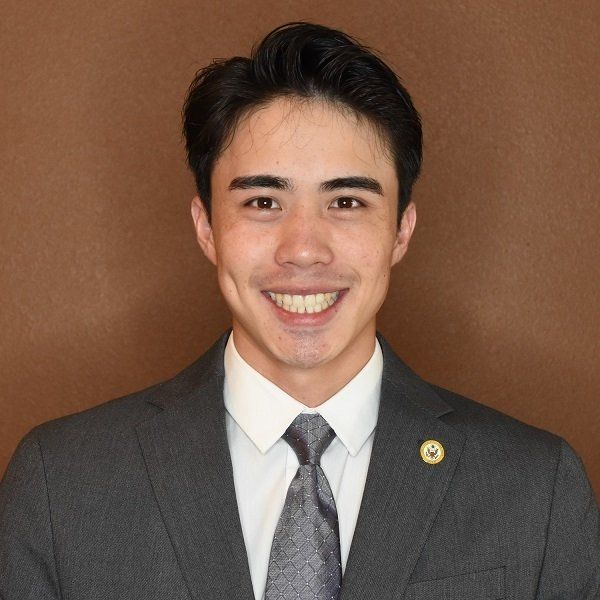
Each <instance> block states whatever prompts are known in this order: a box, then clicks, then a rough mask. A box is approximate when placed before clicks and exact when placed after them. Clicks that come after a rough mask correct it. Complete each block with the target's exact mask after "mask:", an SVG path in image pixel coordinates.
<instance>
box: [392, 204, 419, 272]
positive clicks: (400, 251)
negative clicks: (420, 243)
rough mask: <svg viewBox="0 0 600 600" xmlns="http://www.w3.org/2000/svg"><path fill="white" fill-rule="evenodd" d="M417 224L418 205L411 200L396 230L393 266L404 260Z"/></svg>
mask: <svg viewBox="0 0 600 600" xmlns="http://www.w3.org/2000/svg"><path fill="white" fill-rule="evenodd" d="M416 224H417V207H416V206H415V203H414V202H410V203H409V204H408V206H407V207H406V208H405V209H404V214H403V215H402V219H401V221H400V226H399V227H398V231H397V232H396V242H395V243H394V248H393V250H392V266H394V265H395V264H396V263H398V262H400V260H402V257H403V256H404V255H405V254H406V251H407V250H408V242H410V238H411V236H412V234H413V231H414V230H415V225H416Z"/></svg>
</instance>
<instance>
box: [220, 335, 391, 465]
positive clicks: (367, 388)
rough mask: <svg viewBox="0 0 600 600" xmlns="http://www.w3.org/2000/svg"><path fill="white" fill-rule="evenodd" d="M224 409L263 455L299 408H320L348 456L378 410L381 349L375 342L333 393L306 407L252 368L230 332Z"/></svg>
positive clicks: (360, 443) (370, 428)
mask: <svg viewBox="0 0 600 600" xmlns="http://www.w3.org/2000/svg"><path fill="white" fill-rule="evenodd" d="M224 366H225V386H224V390H223V395H224V400H225V408H226V410H227V412H228V413H229V414H230V415H231V417H232V418H233V419H234V420H235V422H236V423H237V424H238V425H239V426H240V428H241V429H242V430H243V431H244V433H245V434H246V435H247V436H248V437H249V438H250V440H252V442H253V443H254V445H255V446H256V447H257V448H258V449H259V450H260V451H261V452H262V453H263V454H264V453H266V452H267V451H268V450H269V449H270V448H271V447H272V446H273V445H274V444H275V442H277V440H278V439H279V438H280V437H281V436H282V435H283V434H284V433H285V430H286V429H287V428H288V427H289V425H290V423H291V422H292V421H293V420H294V419H295V418H296V417H297V416H298V415H299V414H300V413H302V412H317V413H319V414H320V415H321V416H322V417H323V418H324V419H325V420H326V421H327V422H328V423H329V425H331V427H332V428H333V430H334V431H335V433H336V435H337V437H338V438H339V439H340V440H341V442H342V443H343V444H344V446H345V447H346V449H347V450H348V452H349V453H350V455H351V456H355V455H356V454H357V453H358V451H359V450H360V449H361V447H362V446H363V444H364V443H365V442H366V441H367V439H368V438H369V436H370V435H371V433H373V430H374V429H375V425H376V424H377V414H378V412H379V396H380V390H381V374H382V372H383V353H382V351H381V348H380V346H379V342H378V341H377V340H376V341H375V350H374V351H373V355H372V356H371V358H370V359H369V362H367V364H366V365H365V366H364V367H363V368H362V369H361V370H360V371H359V372H358V373H357V374H356V375H355V376H354V377H353V378H352V379H351V380H350V381H349V382H348V383H347V384H346V385H345V386H344V387H343V388H342V389H341V390H339V391H338V392H337V393H336V394H334V395H333V396H332V397H331V398H329V399H328V400H327V401H326V402H324V403H323V404H321V405H320V406H318V407H317V408H316V409H309V408H307V407H306V406H305V405H304V404H302V403H301V402H298V401H297V400H295V399H294V398H292V397H291V396H290V395H289V394H287V393H286V392H284V391H283V390H282V389H281V388H279V387H277V386H276V385H275V384H274V383H273V382H271V381H269V380H268V379H266V378H265V377H263V376H262V375H261V374H260V373H258V372H257V371H256V370H255V369H253V368H252V367H251V366H250V365H249V364H248V363H247V362H246V361H245V360H244V359H243V358H242V357H241V356H240V355H239V353H238V351H237V349H236V347H235V343H234V340H233V335H230V336H229V340H228V341H227V346H226V348H225V356H224Z"/></svg>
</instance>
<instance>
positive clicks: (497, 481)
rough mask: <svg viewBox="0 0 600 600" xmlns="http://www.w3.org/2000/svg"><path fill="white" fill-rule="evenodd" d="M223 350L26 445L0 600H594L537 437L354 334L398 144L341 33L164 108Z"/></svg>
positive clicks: (567, 496)
mask: <svg viewBox="0 0 600 600" xmlns="http://www.w3.org/2000/svg"><path fill="white" fill-rule="evenodd" d="M184 128H185V134H186V141H187V150H188V159H189V164H190V167H191V169H192V171H193V173H194V176H195V179H196V184H197V189H198V195H197V196H196V197H195V198H194V199H193V201H192V217H193V221H194V226H195V230H196V235H197V239H198V242H199V244H200V246H201V248H202V250H203V252H204V254H205V255H206V256H207V258H208V259H209V260H210V261H211V262H212V263H213V264H214V265H215V266H216V269H217V273H218V280H219V285H220V288H221V291H222V294H223V297H224V299H225V302H226V303H227V305H228V307H229V309H230V311H231V315H232V329H231V331H230V332H227V333H226V334H224V336H223V337H222V338H221V339H220V340H219V341H218V342H217V343H216V344H215V346H214V347H213V348H212V349H211V350H209V352H208V353H207V354H206V355H204V356H203V357H201V358H200V359H199V360H198V361H197V362H196V363H194V364H193V365H191V366H190V367H188V368H187V369H185V370H184V371H183V372H182V373H180V374H179V375H177V376H176V377H174V378H173V379H171V380H169V381H167V382H164V383H162V384H159V385H157V386H154V387H152V388H149V389H147V390H143V391H141V392H138V393H136V394H132V395H130V396H128V397H125V398H121V399H118V400H115V401H113V402H110V403H107V404H105V405H103V406H100V407H97V408H94V409H91V410H89V411H86V412H83V413H80V414H78V415H72V416H70V417H66V418H63V419H59V420H57V421H53V422H50V423H46V424H44V425H41V426H39V427H37V428H35V429H34V430H33V431H32V432H30V434H28V435H27V436H26V437H25V438H24V440H23V441H22V442H21V444H20V446H19V448H18V449H17V452H16V453H15V456H14V457H13V459H12V461H11V464H10V466H9V469H8V471H7V474H6V476H5V478H4V480H3V482H2V485H1V487H0V598H1V599H2V600H25V599H30V600H33V599H36V600H39V599H58V598H64V599H67V598H68V599H69V600H84V599H85V600H96V599H97V600H106V599H107V598H127V599H138V598H139V599H144V600H148V599H153V598H155V599H157V600H158V599H164V598H169V599H170V600H176V599H181V600H183V599H184V598H185V599H189V598H194V599H196V600H204V599H217V598H220V599H223V600H225V599H228V600H231V599H239V600H242V599H245V600H247V599H249V598H255V599H256V600H262V599H263V598H264V599H265V600H274V599H279V600H287V599H289V600H298V599H299V600H307V599H310V600H315V599H322V600H325V599H327V600H337V599H339V598H344V599H345V600H369V599H373V600H375V599H377V600H382V599H391V598H397V599H401V598H405V599H407V600H408V599H411V600H418V599H423V600H424V599H430V598H448V599H459V598H460V599H461V600H468V599H473V600H475V599H477V600H482V599H490V600H491V599H497V598H514V599H519V600H521V599H531V600H534V599H536V600H550V599H560V600H569V599H570V600H585V599H593V598H600V541H599V520H598V507H597V504H596V501H595V499H594V496H593V494H592V491H591V489H590V486H589V483H588V481H587V479H586V476H585V473H584V470H583V467H582V465H581V463H580V461H579V459H578V458H577V457H576V456H575V454H574V453H573V451H572V450H571V448H570V447H569V446H568V445H567V444H566V443H565V442H564V441H563V440H561V439H560V438H557V437H556V436H554V435H552V434H550V433H547V432H543V431H540V430H537V429H534V428H532V427H529V426H527V425H525V424H522V423H519V422H517V421H515V420H513V419H511V418H510V417H507V416H505V415H502V414H500V413H497V412H495V411H493V410H491V409H489V408H486V407H484V406H482V405H480V404H477V403H476V402H473V401H472V400H468V399H466V398H463V397H461V396H459V395H457V394H454V393H452V392H449V391H447V390H444V389H441V388H438V387H436V386H433V385H430V384H428V383H426V382H424V381H423V380H421V379H420V378H419V377H418V376H417V375H416V374H414V373H413V372H412V371H411V370H410V369H409V368H408V367H407V366H406V365H405V364H404V363H402V361H401V360H400V359H399V358H398V357H397V356H396V355H395V354H394V352H393V351H392V349H391V348H390V347H389V345H388V344H387V343H386V342H385V340H384V339H383V338H381V337H378V336H377V334H376V315H377V312H378V310H379V308H380V307H381V304H382V303H383V301H384V298H385V296H386V293H387V289H388V285H389V280H390V270H391V268H392V267H393V266H394V265H395V264H396V263H398V262H399V261H400V260H401V259H402V257H403V256H404V254H405V252H406V251H407V248H408V244H409V241H410V238H411V235H412V233H413V231H414V228H415V223H416V209H415V205H414V204H413V202H412V201H411V189H412V186H413V183H414V181H415V180H416V178H417V176H418V173H419V168H420V162H421V127H420V122H419V117H418V114H417V112H416V110H415V109H414V107H413V105H412V102H411V99H410V97H409V95H408V93H407V91H406V90H405V89H404V88H403V87H402V85H401V84H400V82H399V80H398V79H397V77H396V76H395V75H394V74H393V72H392V71H391V70H390V69H389V68H388V67H387V66H386V65H385V64H384V63H383V62H382V61H381V60H380V59H379V58H377V57H376V56H375V55H374V54H373V53H371V52H370V51H369V50H367V49H366V48H364V47H362V46H360V45H359V44H358V43H357V42H356V41H354V40H353V39H351V38H349V37H348V36H347V35H345V34H343V33H341V32H339V31H335V30H332V29H328V28H325V27H321V26H317V25H310V24H291V25H286V26H283V27H281V28H278V29H277V30H275V31H273V32H272V33H270V34H269V35H268V36H267V37H266V38H265V39H264V40H263V42H262V43H261V44H260V45H259V46H258V47H257V49H256V50H255V51H254V52H253V54H252V56H251V58H232V59H230V60H224V61H218V62H215V63H214V64H212V65H210V66H208V67H206V68H205V69H203V70H202V71H200V72H199V73H198V75H197V77H196V78H195V80H194V82H193V83H192V85H191V87H190V91H189V95H188V98H187V101H186V104H185V108H184Z"/></svg>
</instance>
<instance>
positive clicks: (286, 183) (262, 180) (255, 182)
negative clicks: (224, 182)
mask: <svg viewBox="0 0 600 600" xmlns="http://www.w3.org/2000/svg"><path fill="white" fill-rule="evenodd" d="M250 188H273V189H276V190H283V191H286V192H290V191H292V190H293V189H294V185H293V184H292V181H291V180H290V179H288V178H287V177H277V176H276V175H245V176H242V177H235V178H234V179H232V180H231V183H230V184H229V190H247V189H250Z"/></svg>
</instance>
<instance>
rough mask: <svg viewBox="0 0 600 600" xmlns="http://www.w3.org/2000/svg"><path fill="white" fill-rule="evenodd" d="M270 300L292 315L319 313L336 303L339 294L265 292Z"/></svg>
mask: <svg viewBox="0 0 600 600" xmlns="http://www.w3.org/2000/svg"><path fill="white" fill-rule="evenodd" d="M267 295H268V296H269V298H271V300H272V301H273V302H274V303H275V304H277V306H279V307H280V308H283V310H286V311H287V312H292V313H301V314H302V313H319V312H321V311H323V310H326V309H327V308H329V307H330V306H332V305H333V304H335V302H336V301H337V299H338V297H339V295H340V293H339V292H323V293H319V294H308V295H307V296H300V295H299V294H293V295H292V294H279V293H276V292H267Z"/></svg>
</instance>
